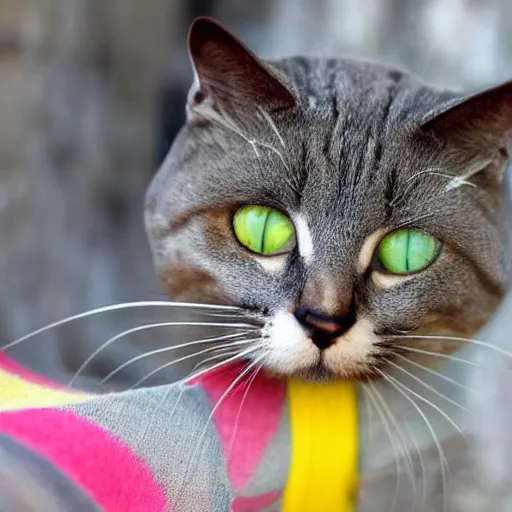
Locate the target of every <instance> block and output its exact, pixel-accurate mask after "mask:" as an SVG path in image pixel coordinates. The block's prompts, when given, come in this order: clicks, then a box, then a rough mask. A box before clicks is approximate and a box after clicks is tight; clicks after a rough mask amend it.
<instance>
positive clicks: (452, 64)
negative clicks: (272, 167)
mask: <svg viewBox="0 0 512 512" xmlns="http://www.w3.org/2000/svg"><path fill="white" fill-rule="evenodd" d="M200 14H208V15H213V16H215V17H217V18H218V19H220V20H221V21H222V22H224V23H226V24H228V25H229V26H230V27H231V28H232V29H234V30H235V31H236V32H238V33H239V34H240V35H241V37H242V38H243V39H245V40H246V42H247V43H248V44H249V45H250V46H251V47H252V48H253V49H254V50H256V51H257V52H258V53H261V54H262V55H264V56H268V57H277V56H280V55H289V54H294V53H307V54H323V55H338V54H348V55H355V56H360V57H365V58H371V59H379V60H385V61H386V62H389V63H393V64H397V65H400V66H404V67H406V68H408V69H410V70H412V71H414V72H415V73H418V74H419V75H421V76H424V77H425V78H426V79H427V80H429V81H431V82H433V83H436V84H438V85H440V86H450V87H457V88H464V89H470V90H471V89H474V88H478V87H482V86H485V85H488V84H490V83H493V82H497V81H501V80H505V79H506V78H510V77H511V75H512V37H511V35H510V20H511V19H512V2H510V0H492V1H491V0H487V1H484V0H409V1H407V0H361V1H359V2H354V1H353V0H265V1H262V2H253V1H250V0H245V1H241V0H215V1H214V0H151V2H141V1H140V0H0V84H1V87H0V212H1V216H0V236H1V240H2V245H1V251H0V276H1V278H2V283H3V286H2V287H1V289H0V336H1V339H2V340H3V341H5V342H7V341H11V340H13V339H15V338H17V337H18V336H21V335H22V334H25V333H27V332H29V331H31V330H33V329H36V328H38V327H40V326H42V325H44V324H46V323H48V322H51V321H54V320H57V319H60V318H63V317H66V316H69V315H72V314H74V313H77V312H80V311H83V310H87V309H90V308H94V307H97V306H100V305H106V304H112V303H116V302H121V301H128V300H144V299H150V300H155V299H162V298H164V297H163V294H162V292H161V290H160V289H159V287H158V284H157V283H156V280H155V278H154V276H153V270H152V266H151V260H150V255H149V251H148V248H147V244H146V240H145V236H144V233H143V225H142V206H143V196H144V190H145V187H146V185H147V183H148V182H149V180H150V179H151V176H152V174H153V173H154V171H155V169H156V167H157V165H158V162H159V161H160V160H161V159H162V157H163V155H164V154H165V152H166V151H167V149H168V147H169V145H170V143H171V142H172V139H173V137H174V135H175V133H176V131H177V129H178V128H179V126H181V124H182V123H183V119H184V100H185V96H186V92H187V88H188V86H189V84H190V81H191V72H190V67H189V64H188V59H187V55H186V47H185V38H186V32H187V27H188V25H189V23H190V21H191V20H192V19H193V18H194V17H195V16H197V15H200ZM171 318H179V319H184V318H186V317H185V316H184V315H183V314H182V313H180V315H178V316H176V315H172V314H171V313H169V312H168V310H163V309H161V310H155V309H154V308H142V309H140V310H137V311H135V312H134V311H130V312H129V313H128V314H119V313H108V314H102V315H98V316H95V317H91V318H89V319H87V320H84V321H80V322H73V323H71V324H69V325H67V326H66V327H65V328H64V329H59V330H52V331H51V332H50V333H49V334H47V335H45V336H42V337H38V338H36V339H33V340H30V341H27V342H24V343H23V344H21V345H20V346H19V347H18V348H19V350H18V352H17V354H18V355H19V356H20V357H21V358H22V359H24V360H25V361H26V362H28V363H29V364H32V365H33V366H34V367H36V368H39V369H42V370H44V371H47V372H50V373H52V374H53V375H56V376H60V378H62V379H64V378H65V375H68V374H70V373H72V372H73V371H74V370H76V368H77V367H78V366H79V365H80V363H81V362H82V361H84V360H85V359H86V358H87V356H88V355H89V354H91V353H92V352H93V351H94V350H95V348H96V347H98V346H99V345H100V344H101V343H103V342H105V341H106V340H107V339H108V338H109V336H112V335H114V334H116V333H117V332H119V331H120V330H122V329H123V328H129V327H130V326H133V325H137V324H140V323H141V322H150V321H152V320H156V319H158V320H159V321H162V320H163V319H171ZM191 332H192V331H190V330H189V329H169V330H166V331H164V330H159V331H158V332H157V331H156V330H155V331H151V332H146V333H142V334H140V333H139V335H138V336H132V337H130V339H126V340H124V341H123V342H118V343H117V347H118V349H117V350H116V349H115V347H110V348H109V349H108V350H105V351H103V352H102V354H101V355H100V356H99V357H98V358H96V359H95V362H94V364H91V365H90V366H89V367H88V372H86V373H89V374H90V375H93V376H94V375H104V374H105V373H108V371H110V370H112V369H113V368H115V367H117V366H118V365H119V364H120V363H121V362H123V361H124V360H127V359H128V358H129V357H131V356H133V355H134V354H137V353H139V352H140V351H141V350H143V349H144V350H145V349H149V348H151V347H153V348H155V347H162V346H164V345H166V344H172V343H176V342H177V341H183V340H184V339H186V336H187V335H189V336H190V333H191ZM155 367H156V363H155V361H154V360H148V361H145V362H142V363H141V364H138V365H135V366H134V367H132V368H131V369H130V371H129V372H128V373H124V374H122V375H124V377H125V378H126V379H127V380H128V381H129V380H131V381H132V382H133V379H138V378H140V376H142V375H144V374H146V373H147V372H148V371H149V370H150V369H151V368H155ZM173 376H175V374H174V373H173V372H172V371H171V370H169V372H167V373H165V372H163V373H162V374H161V376H160V381H164V380H166V379H168V378H170V377H173ZM155 382H158V379H157V380H156V381H155Z"/></svg>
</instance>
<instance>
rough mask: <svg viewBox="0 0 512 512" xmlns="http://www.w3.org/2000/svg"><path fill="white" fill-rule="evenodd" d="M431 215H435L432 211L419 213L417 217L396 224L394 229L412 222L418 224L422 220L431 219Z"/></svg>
mask: <svg viewBox="0 0 512 512" xmlns="http://www.w3.org/2000/svg"><path fill="white" fill-rule="evenodd" d="M430 217H433V214H432V213H425V214H423V215H418V216H417V217H413V218H412V219H408V220H406V221H404V222H402V223H400V224H398V225H397V226H394V229H401V228H403V227H406V226H410V225H411V224H416V223H417V222H420V221H422V220H426V219H429V218H430Z"/></svg>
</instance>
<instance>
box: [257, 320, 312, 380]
mask: <svg viewBox="0 0 512 512" xmlns="http://www.w3.org/2000/svg"><path fill="white" fill-rule="evenodd" d="M263 337H264V338H265V339H266V344H265V345H266V346H265V348H266V354H267V355H266V357H265V360H264V365H265V367H266V368H267V369H268V370H270V371H272V372H275V373H277V374H280V375H286V376H290V375H294V374H295V373H298V372H300V371H302V370H307V369H308V368H310V367H312V366H314V365H315V364H317V363H318V361H319V359H320V350H319V349H318V348H317V347H315V345H314V344H313V343H312V342H311V340H310V339H309V338H308V337H307V336H306V334H305V332H304V330H303V328H302V327H301V326H300V324H299V323H298V322H297V320H296V319H295V317H294V316H293V315H292V314H290V313H287V312H284V311H282V312H278V313H276V315H275V316H274V318H273V319H272V320H271V321H270V322H269V323H268V324H267V326H265V327H264V329H263Z"/></svg>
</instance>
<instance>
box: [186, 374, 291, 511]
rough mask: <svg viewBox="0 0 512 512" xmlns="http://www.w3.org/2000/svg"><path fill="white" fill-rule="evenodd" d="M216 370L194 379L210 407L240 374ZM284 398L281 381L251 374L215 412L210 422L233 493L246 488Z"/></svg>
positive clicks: (269, 437)
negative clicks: (223, 458)
mask: <svg viewBox="0 0 512 512" xmlns="http://www.w3.org/2000/svg"><path fill="white" fill-rule="evenodd" d="M219 370H220V371H212V372H208V373H206V374H203V375H202V376H200V377H199V378H198V379H197V383H198V384H199V385H201V386H202V387H203V388H204V390H205V391H206V393H207V394H208V396H209V398H210V401H211V404H212V407H215V406H216V404H217V403H218V401H219V400H220V398H221V397H222V395H223V394H224V393H225V391H226V390H227V389H228V388H229V386H230V385H231V384H232V383H233V381H234V379H236V378H237V376H238V375H240V371H241V369H240V365H238V364H233V365H230V367H229V368H226V367H223V368H219ZM191 382H195V381H191ZM285 396H286V384H285V383H284V382H283V381H282V380H277V379H269V378H268V377H265V376H264V375H263V374H262V372H258V374H257V375H256V377H255V378H254V379H253V374H251V373H249V375H248V376H247V378H246V379H245V380H243V382H240V384H239V385H236V386H235V388H234V389H233V390H232V391H231V392H230V393H229V394H228V395H227V396H226V397H224V398H223V399H222V402H221V403H220V405H219V406H218V407H217V409H216V410H215V413H214V416H213V418H214V421H215V424H216V426H217V430H218V432H219V437H220V440H221V443H222V447H223V449H224V453H225V455H226V458H227V464H228V475H229V478H230V480H231V482H232V484H233V488H234V489H235V490H236V491H239V490H241V489H243V488H244V487H245V485H246V484H247V482H248V481H249V479H250V477H251V476H252V475H253V474H254V472H255V471H256V468H257V467H258V464H259V462H260V461H261V459H262V457H263V454H264V452H265V448H266V447H267V445H268V444H269V442H270V441H271V440H272V438H273V436H274V435H275V433H276V430H277V428H278V426H279V421H280V419H281V411H282V408H283V404H284V401H285ZM262 402H264V403H265V414H261V403H262ZM240 503H241V502H240ZM240 506H241V505H240ZM260 508H261V507H260ZM240 510H245V509H240ZM247 510H255V509H247ZM256 510H259V509H256Z"/></svg>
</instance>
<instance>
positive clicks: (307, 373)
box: [262, 362, 381, 383]
mask: <svg viewBox="0 0 512 512" xmlns="http://www.w3.org/2000/svg"><path fill="white" fill-rule="evenodd" d="M262 371H263V372H264V374H265V375H266V376H267V377H269V378H271V379H280V380H288V379H299V380H304V381H308V382H316V383H325V382H330V381H334V380H336V381H340V380H342V381H347V382H369V381H373V380H378V379H379V378H381V377H380V375H379V373H378V372H377V371H375V369H371V368H368V369H361V370H360V371H358V372H354V373H353V375H338V374H337V373H335V372H334V371H332V370H331V369H329V368H328V367H327V366H325V364H324V363H322V362H319V363H317V364H314V365H311V366H310V367H304V368H301V369H299V370H297V371H294V372H292V373H288V372H280V371H279V370H277V369H275V368H267V367H265V366H263V368H262Z"/></svg>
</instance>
